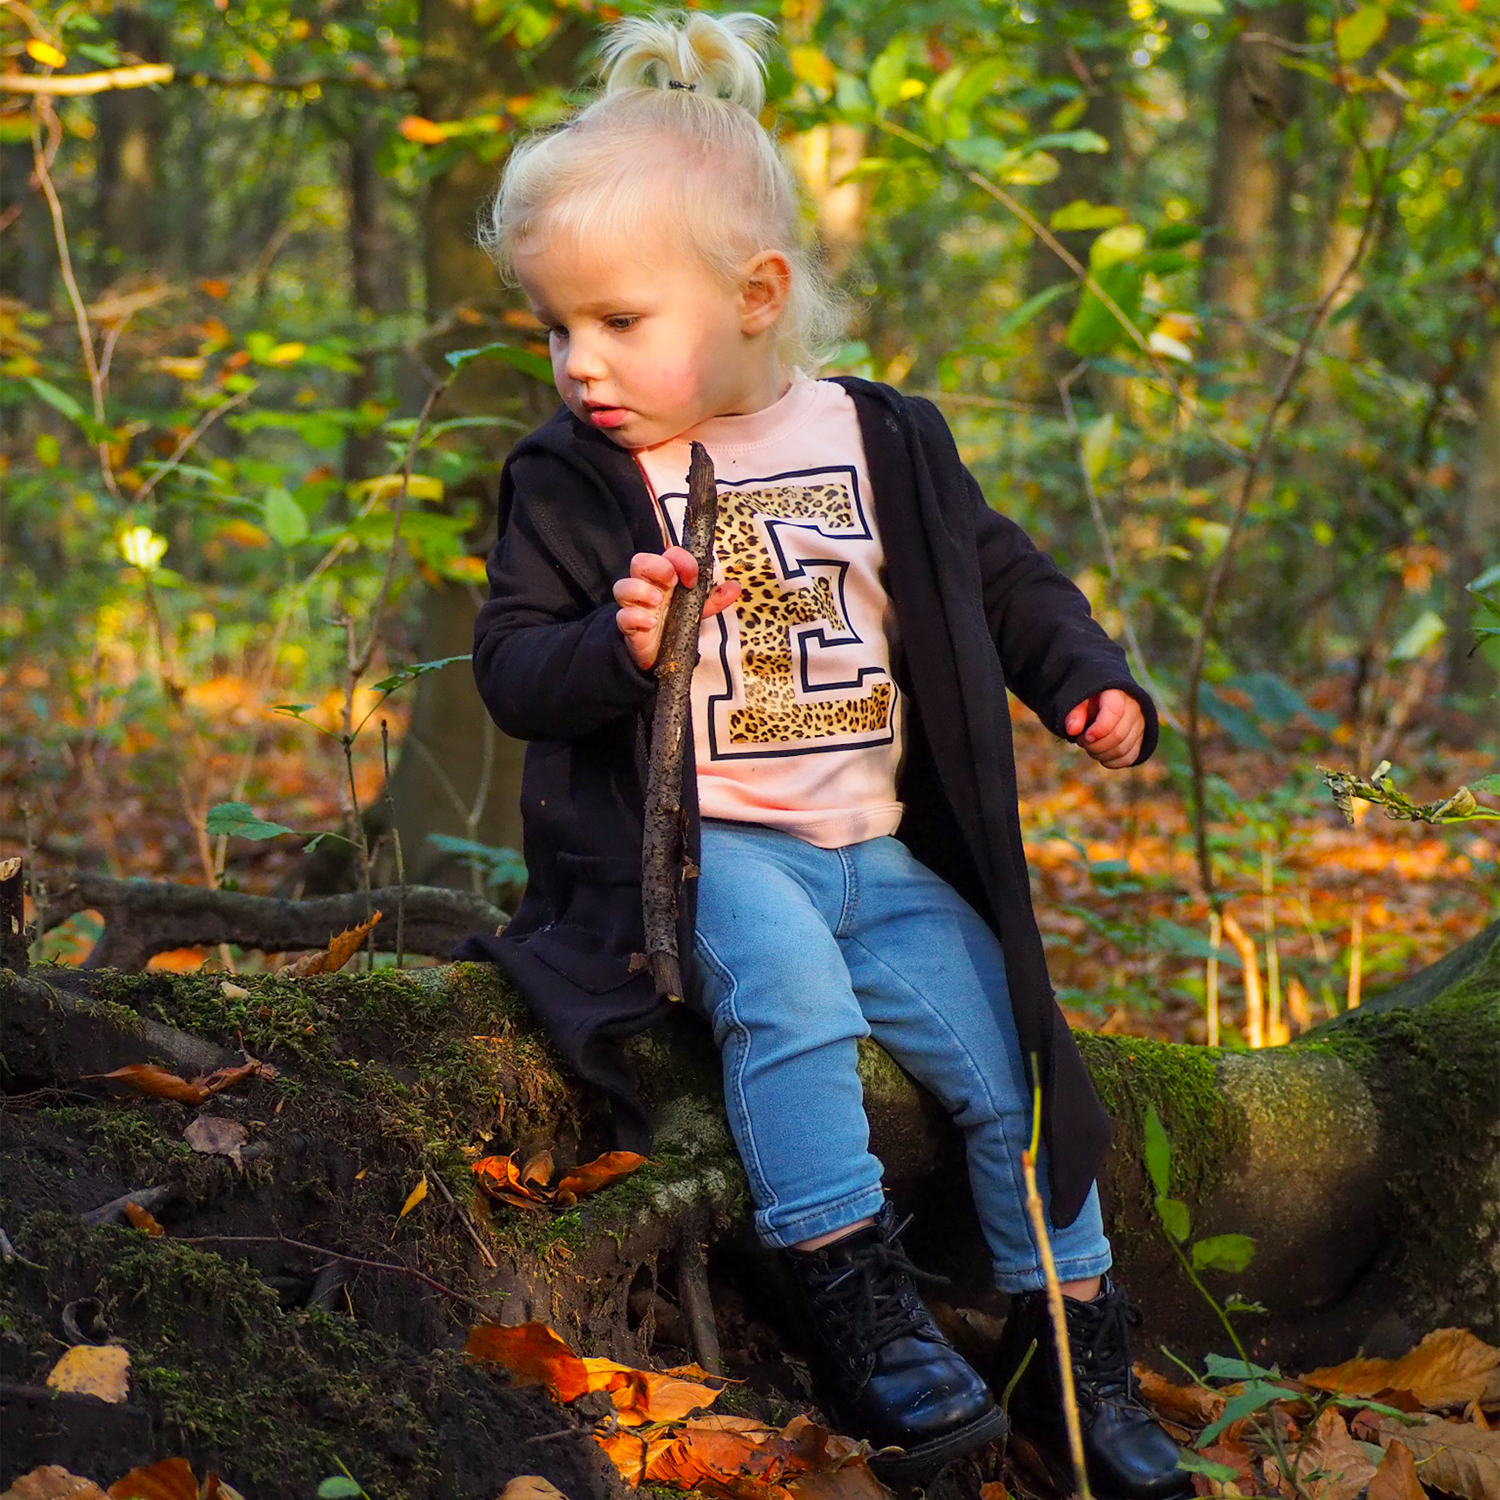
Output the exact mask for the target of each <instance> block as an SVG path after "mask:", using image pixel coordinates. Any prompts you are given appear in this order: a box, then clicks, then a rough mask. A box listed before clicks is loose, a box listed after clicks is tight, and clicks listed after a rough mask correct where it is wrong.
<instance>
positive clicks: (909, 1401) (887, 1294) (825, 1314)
mask: <svg viewBox="0 0 1500 1500" xmlns="http://www.w3.org/2000/svg"><path fill="white" fill-rule="evenodd" d="M904 1227H905V1226H904V1225H898V1224H897V1223H896V1216H895V1213H894V1212H893V1211H892V1209H891V1207H890V1205H889V1204H887V1205H886V1206H885V1207H884V1208H883V1209H882V1210H881V1212H880V1216H879V1218H878V1219H877V1220H876V1222H875V1223H874V1224H873V1225H871V1226H869V1227H868V1228H865V1229H859V1230H856V1231H855V1232H854V1233H853V1234H851V1235H846V1236H845V1237H844V1238H843V1239H841V1240H838V1241H836V1242H835V1243H833V1244H831V1245H826V1246H824V1247H823V1249H821V1250H813V1251H805V1252H804V1251H798V1250H789V1251H787V1252H786V1259H787V1260H788V1262H789V1263H790V1265H791V1267H792V1271H793V1274H794V1275H795V1276H796V1278H797V1280H798V1282H799V1283H800V1285H801V1288H802V1292H803V1297H804V1301H805V1303H806V1306H807V1311H808V1315H809V1318H810V1320H811V1322H812V1331H813V1336H814V1340H815V1343H816V1348H815V1350H814V1354H815V1366H814V1368H815V1374H816V1375H817V1377H818V1385H819V1388H820V1394H822V1395H823V1397H824V1398H825V1399H824V1404H825V1406H826V1407H827V1408H828V1412H829V1416H830V1418H831V1419H832V1420H833V1422H834V1423H835V1425H836V1426H837V1427H839V1429H840V1430H841V1431H843V1432H846V1433H847V1434H848V1435H849V1436H851V1437H858V1438H864V1439H866V1440H867V1441H868V1442H869V1443H870V1444H871V1445H872V1446H873V1447H875V1448H898V1449H900V1450H901V1451H900V1452H899V1453H887V1454H884V1455H882V1456H879V1457H877V1458H875V1459H873V1460H872V1467H873V1468H874V1469H875V1471H876V1473H877V1474H879V1475H880V1477H881V1478H883V1479H886V1480H888V1481H892V1482H900V1483H916V1484H920V1483H922V1482H924V1481H925V1480H927V1479H930V1478H931V1477H932V1476H933V1475H934V1474H936V1473H937V1471H938V1470H939V1469H940V1468H942V1466H943V1465H944V1464H946V1463H948V1462H949V1461H950V1460H952V1459H955V1458H958V1457H959V1456H960V1455H961V1454H964V1453H968V1452H971V1451H972V1450H973V1449H975V1448H980V1447H983V1446H984V1444H986V1443H993V1442H997V1441H998V1440H999V1439H1000V1438H1002V1437H1003V1436H1004V1435H1005V1418H1004V1416H1003V1415H1002V1414H1001V1412H1000V1409H999V1408H998V1407H997V1406H996V1405H995V1402H994V1398H993V1397H992V1396H991V1395H990V1392H989V1389H988V1387H987V1386H986V1385H985V1383H984V1381H983V1379H981V1378H980V1375H979V1373H978V1372H977V1371H976V1370H975V1369H974V1368H973V1366H972V1365H970V1364H969V1362H968V1361H967V1360H966V1359H964V1358H963V1356H962V1355H961V1354H959V1352H958V1351H957V1350H956V1349H955V1348H954V1347H953V1346H952V1345H951V1344H950V1343H949V1342H948V1340H947V1339H945V1338H944V1337H943V1335H942V1334H941V1333H939V1332H938V1329H937V1325H936V1324H935V1323H934V1322H933V1321H932V1314H931V1313H929V1312H928V1311H927V1308H926V1306H925V1305H924V1304H923V1302H922V1298H921V1296H920V1294H919V1293H918V1292H917V1288H916V1285H915V1281H914V1277H918V1276H922V1275H923V1273H922V1272H920V1271H918V1270H917V1269H916V1267H915V1266H913V1265H912V1263H911V1262H910V1261H909V1260H908V1259H907V1258H906V1253H905V1251H904V1250H902V1248H901V1241H900V1239H899V1234H900V1230H901V1229H902V1228H904ZM929 1279H936V1278H929Z"/></svg>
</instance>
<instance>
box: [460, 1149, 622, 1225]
mask: <svg viewBox="0 0 1500 1500" xmlns="http://www.w3.org/2000/svg"><path fill="white" fill-rule="evenodd" d="M645 1165H646V1158H645V1157H644V1156H638V1155H637V1154H636V1153H635V1152H634V1151H606V1152H605V1153H604V1154H603V1155H602V1156H596V1157H595V1158H594V1160H593V1161H589V1162H584V1163H583V1165H582V1166H577V1167H570V1168H567V1169H566V1170H564V1172H563V1174H562V1176H561V1177H559V1178H558V1179H557V1181H556V1182H552V1183H551V1186H548V1183H549V1182H550V1181H551V1178H552V1175H553V1173H554V1172H555V1171H556V1168H555V1167H554V1165H553V1162H552V1153H551V1152H550V1151H538V1152H537V1153H536V1155H535V1156H533V1157H531V1158H529V1159H528V1160H527V1161H526V1162H525V1164H524V1165H521V1166H517V1165H516V1158H515V1153H514V1152H512V1153H511V1154H510V1155H508V1156H486V1157H483V1158H482V1159H481V1160H479V1161H476V1162H475V1163H474V1168H473V1170H474V1181H475V1183H476V1185H477V1186H478V1187H479V1190H480V1191H481V1192H482V1193H483V1194H484V1195H485V1197H487V1198H489V1199H491V1200H493V1201H494V1202H496V1203H506V1204H509V1205H510V1206H511V1207H512V1208H525V1209H530V1210H531V1211H532V1212H534V1213H545V1212H546V1211H547V1210H548V1209H549V1208H571V1207H572V1206H573V1205H574V1204H575V1203H577V1202H578V1200H579V1199H580V1198H587V1197H588V1196H589V1195H590V1194H592V1193H597V1192H598V1191H599V1190H600V1189H601V1188H607V1187H608V1186H609V1185H610V1183H612V1182H618V1181H619V1180H620V1179H621V1178H622V1177H628V1176H630V1174H631V1173H632V1172H634V1171H636V1170H638V1169H639V1168H641V1167H643V1166H645Z"/></svg>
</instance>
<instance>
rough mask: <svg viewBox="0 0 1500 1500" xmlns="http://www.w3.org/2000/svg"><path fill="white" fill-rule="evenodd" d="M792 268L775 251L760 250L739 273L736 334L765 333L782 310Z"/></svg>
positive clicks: (785, 300) (788, 262) (790, 288)
mask: <svg viewBox="0 0 1500 1500" xmlns="http://www.w3.org/2000/svg"><path fill="white" fill-rule="evenodd" d="M791 290H792V267H791V262H790V261H788V260H787V258H786V256H784V255H783V254H782V253H781V252H780V251H779V250H763V251H761V253H760V254H759V255H757V256H756V257H755V258H754V259H753V260H751V261H748V262H747V263H746V265H745V269H744V270H743V271H742V272H741V273H740V332H741V333H744V334H746V335H754V334H757V333H765V332H766V331H767V329H770V328H774V327H775V326H776V323H777V321H778V320H779V319H780V317H781V315H782V313H784V312H785V311H786V303H787V298H788V297H789V296H790V295H791Z"/></svg>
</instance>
